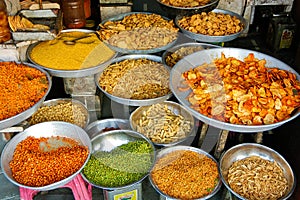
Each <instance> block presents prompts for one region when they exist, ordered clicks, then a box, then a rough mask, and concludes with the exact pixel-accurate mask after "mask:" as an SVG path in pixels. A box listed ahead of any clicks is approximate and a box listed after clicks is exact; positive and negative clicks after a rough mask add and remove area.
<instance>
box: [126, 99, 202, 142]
mask: <svg viewBox="0 0 300 200" xmlns="http://www.w3.org/2000/svg"><path fill="white" fill-rule="evenodd" d="M160 104H161V105H162V106H167V107H168V109H169V110H170V111H171V112H172V113H173V114H174V115H177V116H179V115H180V116H182V117H183V119H184V121H188V122H190V131H189V132H186V133H185V137H183V138H179V139H173V140H172V141H171V142H162V141H161V142H155V141H153V140H151V136H150V137H149V138H150V140H151V141H152V142H153V143H154V144H155V145H156V146H161V147H162V146H165V147H167V146H174V145H177V144H182V143H183V142H184V141H186V140H188V139H190V138H194V137H195V136H196V132H197V125H196V124H197V123H196V122H197V120H196V119H195V118H194V117H193V115H191V113H190V112H189V111H188V110H187V109H186V108H185V107H183V106H182V105H180V104H178V103H176V102H172V101H164V102H162V103H160ZM150 107H151V106H140V107H138V108H137V109H135V110H134V111H133V112H132V113H131V115H130V118H129V122H130V126H131V128H132V129H133V130H135V131H138V128H137V126H138V124H137V122H139V121H140V120H143V117H144V113H145V112H147V110H149V108H150ZM162 112H163V111H162ZM166 118H167V117H166V115H162V116H157V120H158V121H163V120H165V119H166ZM152 119H154V118H152ZM154 129H155V128H154V127H153V131H154ZM138 132H139V131H138ZM140 133H141V134H143V135H146V133H142V132H140ZM153 134H155V132H154V133H153ZM175 136H176V135H175ZM146 137H147V135H146Z"/></svg>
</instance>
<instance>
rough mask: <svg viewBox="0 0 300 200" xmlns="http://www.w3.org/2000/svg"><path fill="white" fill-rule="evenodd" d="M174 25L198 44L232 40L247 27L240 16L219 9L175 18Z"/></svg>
mask: <svg viewBox="0 0 300 200" xmlns="http://www.w3.org/2000/svg"><path fill="white" fill-rule="evenodd" d="M175 24H176V25H177V26H178V27H179V28H180V30H181V32H182V33H183V34H184V35H186V36H187V37H189V38H191V39H194V40H196V41H199V42H210V43H216V42H227V41H231V40H234V39H236V38H237V37H239V36H240V35H241V34H242V33H243V31H244V30H245V29H246V27H247V22H246V20H245V19H244V18H243V17H242V16H240V15H238V14H236V13H234V12H231V11H228V10H221V9H214V10H212V11H210V12H202V13H196V14H187V15H178V16H176V18H175Z"/></svg>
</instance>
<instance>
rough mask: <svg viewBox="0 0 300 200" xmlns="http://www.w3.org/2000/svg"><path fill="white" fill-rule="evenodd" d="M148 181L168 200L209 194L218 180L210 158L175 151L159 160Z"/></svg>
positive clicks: (215, 167)
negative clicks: (150, 180) (168, 197)
mask: <svg viewBox="0 0 300 200" xmlns="http://www.w3.org/2000/svg"><path fill="white" fill-rule="evenodd" d="M151 178H152V180H153V182H154V183H155V184H156V186H157V187H158V188H159V189H160V190H161V191H162V192H163V193H164V194H167V195H168V196H170V197H173V198H178V199H183V200H187V199H196V198H201V197H203V196H206V195H209V194H210V193H211V192H212V191H213V190H214V188H215V187H216V185H217V183H218V180H219V173H218V167H217V164H216V162H215V161H213V159H211V158H209V157H207V156H206V155H204V154H199V153H197V152H194V151H190V150H176V151H174V152H171V153H169V154H167V155H166V156H164V157H162V158H160V159H159V160H158V161H157V163H156V164H155V166H154V168H153V170H152V172H151Z"/></svg>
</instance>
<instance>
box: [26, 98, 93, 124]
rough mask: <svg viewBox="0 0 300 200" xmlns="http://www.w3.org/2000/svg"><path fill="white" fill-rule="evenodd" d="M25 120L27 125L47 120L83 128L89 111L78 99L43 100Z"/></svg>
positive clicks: (87, 121)
mask: <svg viewBox="0 0 300 200" xmlns="http://www.w3.org/2000/svg"><path fill="white" fill-rule="evenodd" d="M27 121H28V124H29V125H34V124H38V123H41V122H47V121H64V122H69V123H72V124H75V125H77V126H79V127H81V128H83V129H84V128H85V127H87V125H88V124H89V112H88V110H87V108H86V106H85V105H84V104H83V103H81V102H80V101H78V100H75V99H72V98H64V99H63V98H60V99H51V100H48V101H45V102H44V103H43V104H42V105H41V107H39V109H38V110H37V111H36V112H35V113H34V114H33V115H32V116H31V117H30V118H29V119H28V120H27Z"/></svg>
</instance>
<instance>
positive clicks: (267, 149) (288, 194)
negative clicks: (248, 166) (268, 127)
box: [219, 143, 296, 200]
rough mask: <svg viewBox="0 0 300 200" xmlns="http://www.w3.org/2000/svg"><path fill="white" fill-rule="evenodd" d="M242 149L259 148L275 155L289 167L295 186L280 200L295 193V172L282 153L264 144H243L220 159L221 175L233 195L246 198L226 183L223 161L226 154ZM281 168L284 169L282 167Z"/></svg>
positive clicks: (236, 146)
mask: <svg viewBox="0 0 300 200" xmlns="http://www.w3.org/2000/svg"><path fill="white" fill-rule="evenodd" d="M241 147H259V148H262V149H264V150H266V151H268V152H272V153H275V154H276V155H277V156H278V157H279V158H280V159H281V160H282V161H283V162H284V163H285V164H286V165H287V166H288V169H289V171H290V172H291V174H292V175H293V185H292V188H290V190H289V191H288V193H287V194H286V195H285V196H284V198H280V199H279V200H282V199H288V198H289V197H290V196H291V195H292V194H293V192H294V190H295V188H296V177H295V174H294V172H293V169H292V168H291V166H290V164H289V163H288V162H287V161H286V159H285V158H284V157H283V156H282V155H281V154H280V153H278V152H277V151H275V150H274V149H272V148H270V147H268V146H265V145H262V144H258V143H242V144H237V145H235V146H233V147H231V148H229V149H228V150H226V151H225V152H224V153H223V154H222V155H221V157H220V159H219V160H220V161H219V174H220V177H221V180H222V183H223V184H224V185H225V187H226V188H227V189H228V190H229V191H230V192H231V193H233V194H234V195H235V196H236V197H238V198H239V199H244V197H242V196H241V195H239V194H238V193H236V192H235V191H233V190H232V189H231V187H230V186H229V185H228V184H227V181H226V179H225V177H224V176H223V170H222V164H223V160H224V159H225V156H226V154H228V153H230V152H231V151H234V150H235V151H240V149H239V148H241ZM247 157H248V156H247ZM247 157H245V158H247ZM237 160H241V159H237ZM237 160H236V161H237ZM279 166H280V165H279ZM280 168H282V167H281V166H280Z"/></svg>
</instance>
